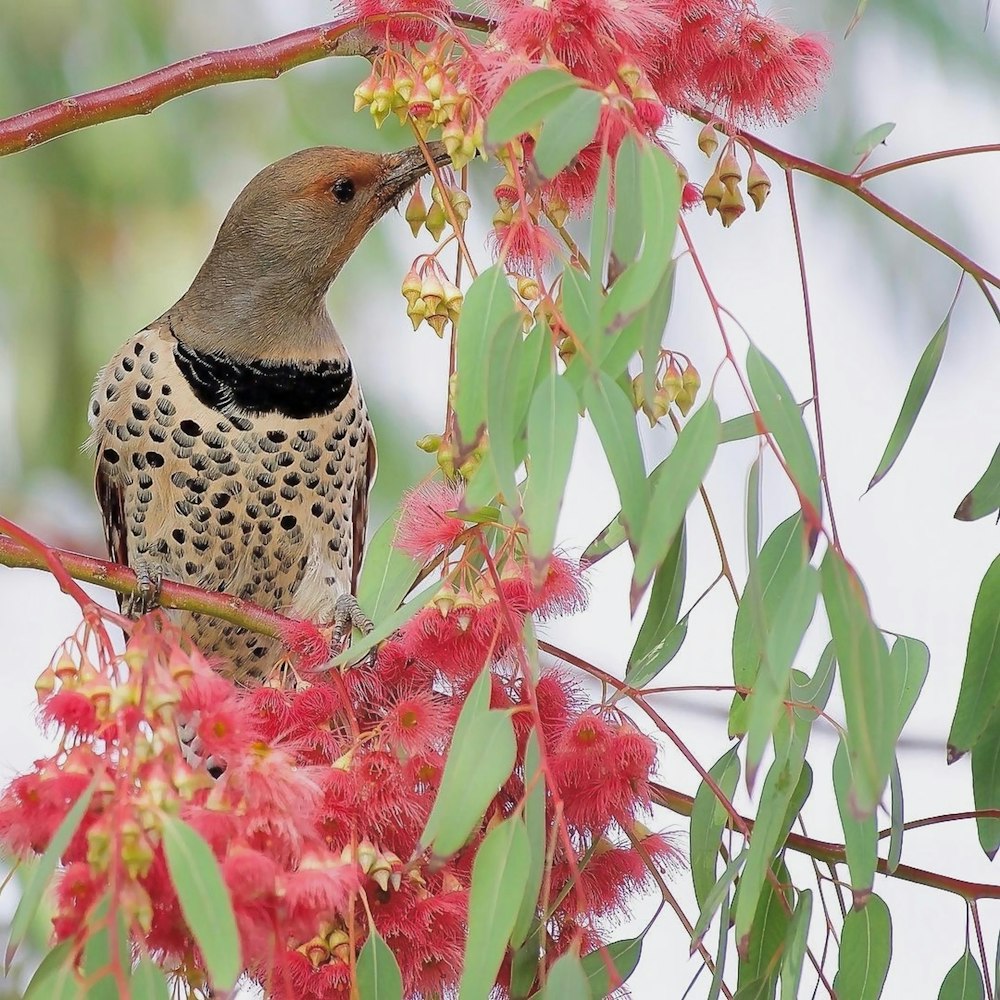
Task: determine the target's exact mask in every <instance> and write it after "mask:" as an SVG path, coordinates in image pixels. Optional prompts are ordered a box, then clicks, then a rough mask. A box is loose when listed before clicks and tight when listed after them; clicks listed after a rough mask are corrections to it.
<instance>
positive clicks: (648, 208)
mask: <svg viewBox="0 0 1000 1000" xmlns="http://www.w3.org/2000/svg"><path fill="white" fill-rule="evenodd" d="M639 194H640V198H641V201H642V219H643V227H642V232H643V242H642V251H641V253H640V255H639V259H638V260H637V261H636V262H635V263H634V264H633V265H632V266H631V267H629V268H628V270H627V271H626V272H625V273H624V274H623V275H622V276H621V277H620V278H619V279H618V281H616V282H615V289H617V288H618V287H619V286H621V288H622V289H623V294H622V299H621V305H622V309H623V311H625V312H628V311H630V310H632V309H640V308H641V307H642V306H644V305H645V304H646V303H647V302H649V300H650V299H651V298H652V297H653V295H654V294H655V292H656V289H657V287H658V286H659V285H660V282H661V280H662V278H663V275H664V274H665V273H666V270H667V268H668V267H669V266H670V260H671V256H672V251H673V247H674V237H675V236H676V233H677V219H678V215H679V212H680V206H681V182H680V177H679V176H678V174H677V166H676V164H675V163H674V162H673V161H672V160H671V159H670V157H669V156H667V154H666V153H665V152H664V151H663V150H662V149H660V148H659V147H658V146H656V145H654V144H652V143H646V144H645V145H643V146H642V147H641V149H640V152H639Z"/></svg>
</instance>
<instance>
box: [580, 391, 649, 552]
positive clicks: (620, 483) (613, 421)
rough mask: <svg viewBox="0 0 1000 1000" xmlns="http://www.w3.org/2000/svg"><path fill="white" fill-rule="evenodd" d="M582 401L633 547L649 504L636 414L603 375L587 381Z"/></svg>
mask: <svg viewBox="0 0 1000 1000" xmlns="http://www.w3.org/2000/svg"><path fill="white" fill-rule="evenodd" d="M583 401H584V403H585V404H586V407H587V409H588V410H589V411H590V417H591V419H592V420H593V421H594V427H595V428H596V429H597V433H598V436H599V437H600V439H601V445H602V446H603V448H604V454H605V456H606V457H607V460H608V464H609V465H610V466H611V473H612V475H613V476H614V478H615V485H616V486H617V487H618V498H619V500H620V501H621V505H622V521H623V523H624V525H625V531H626V534H627V535H628V537H629V538H631V539H632V540H633V543H634V542H636V541H637V540H638V538H639V535H640V533H641V532H642V526H643V523H644V521H645V517H646V509H647V507H648V504H649V493H648V489H647V484H646V474H645V471H644V469H643V463H642V449H641V448H640V446H639V431H638V429H637V428H636V424H635V413H634V412H633V410H632V406H631V404H630V403H629V401H628V400H627V399H626V398H625V394H624V393H623V392H622V391H621V389H619V388H618V386H617V385H615V382H614V380H613V379H612V378H611V377H610V376H609V375H606V374H604V372H598V373H597V375H596V376H595V377H594V378H589V379H587V381H586V383H585V385H584V390H583Z"/></svg>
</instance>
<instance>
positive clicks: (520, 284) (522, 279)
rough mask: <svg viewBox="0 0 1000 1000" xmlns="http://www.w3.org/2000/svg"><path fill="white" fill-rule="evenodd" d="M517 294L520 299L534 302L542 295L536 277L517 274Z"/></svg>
mask: <svg viewBox="0 0 1000 1000" xmlns="http://www.w3.org/2000/svg"><path fill="white" fill-rule="evenodd" d="M517 294H518V295H520V296H521V298H522V299H527V300H528V301H529V302H534V301H535V300H536V299H540V298H541V297H542V289H541V286H540V285H539V284H538V280H537V279H536V278H532V277H528V276H525V275H518V277H517Z"/></svg>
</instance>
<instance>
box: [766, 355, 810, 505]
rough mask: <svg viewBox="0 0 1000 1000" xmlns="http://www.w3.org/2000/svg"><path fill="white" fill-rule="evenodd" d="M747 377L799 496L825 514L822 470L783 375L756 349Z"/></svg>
mask: <svg viewBox="0 0 1000 1000" xmlns="http://www.w3.org/2000/svg"><path fill="white" fill-rule="evenodd" d="M747 375H748V376H749V378H750V386H751V388H752V389H753V394H754V397H755V398H756V400H757V405H758V407H759V408H760V412H761V415H762V416H763V417H764V423H765V424H766V425H767V429H768V430H769V431H770V432H771V434H772V435H773V437H774V440H775V441H776V442H777V444H778V447H779V448H780V449H781V454H782V455H783V456H784V459H785V464H786V465H787V466H788V469H789V472H790V473H791V475H792V478H793V480H794V481H795V485H796V487H797V488H798V490H799V492H800V493H801V494H802V495H803V496H804V497H806V498H807V499H808V500H809V502H810V503H811V504H812V505H813V508H814V509H815V510H816V513H817V514H819V513H821V512H822V510H823V507H822V502H821V498H820V482H819V466H818V465H817V464H816V453H815V452H814V451H813V446H812V441H811V440H810V438H809V432H808V431H807V430H806V425H805V421H803V419H802V413H801V412H800V410H799V407H798V404H797V403H796V402H795V399H794V397H793V396H792V394H791V392H790V391H789V389H788V386H787V384H786V383H785V380H784V379H783V378H782V377H781V373H780V372H779V371H778V369H777V368H775V367H774V365H773V364H771V362H770V361H769V360H768V359H767V358H766V357H764V355H763V354H761V352H760V351H758V350H757V348H756V347H754V346H753V345H751V346H750V350H749V351H748V352H747Z"/></svg>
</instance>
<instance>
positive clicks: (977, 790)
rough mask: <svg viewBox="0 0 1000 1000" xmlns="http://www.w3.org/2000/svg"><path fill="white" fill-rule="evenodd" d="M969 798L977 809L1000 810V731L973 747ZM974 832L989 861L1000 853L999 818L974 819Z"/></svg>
mask: <svg viewBox="0 0 1000 1000" xmlns="http://www.w3.org/2000/svg"><path fill="white" fill-rule="evenodd" d="M972 797H973V801H974V803H975V806H976V809H1000V731H998V732H995V733H993V732H991V733H989V734H988V735H987V736H985V737H984V738H983V739H981V740H980V741H979V742H978V743H977V744H976V745H975V746H974V747H973V748H972ZM976 831H977V833H978V834H979V843H980V846H981V847H982V849H983V853H985V855H986V856H987V857H988V858H989V859H990V861H992V860H993V859H994V858H995V857H996V853H997V851H998V850H1000V819H994V818H993V817H991V816H977V817H976Z"/></svg>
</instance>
